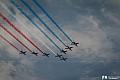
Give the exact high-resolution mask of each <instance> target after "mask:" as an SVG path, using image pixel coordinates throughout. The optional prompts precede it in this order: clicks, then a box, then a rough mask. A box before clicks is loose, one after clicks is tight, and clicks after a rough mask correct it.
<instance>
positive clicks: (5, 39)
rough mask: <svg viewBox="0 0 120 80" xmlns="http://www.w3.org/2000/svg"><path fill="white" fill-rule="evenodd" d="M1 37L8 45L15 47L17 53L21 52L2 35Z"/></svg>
mask: <svg viewBox="0 0 120 80" xmlns="http://www.w3.org/2000/svg"><path fill="white" fill-rule="evenodd" d="M0 37H1V38H2V39H3V40H5V41H6V42H7V43H9V44H10V45H11V46H12V47H14V48H15V49H16V50H17V51H19V52H20V50H19V49H18V48H17V47H16V46H15V45H13V44H12V43H10V42H9V41H8V40H7V39H6V38H4V37H3V36H2V35H0Z"/></svg>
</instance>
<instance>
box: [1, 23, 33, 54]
mask: <svg viewBox="0 0 120 80" xmlns="http://www.w3.org/2000/svg"><path fill="white" fill-rule="evenodd" d="M0 26H1V28H3V29H4V30H5V31H6V32H7V33H8V34H10V35H11V36H12V37H13V38H14V39H15V40H17V41H18V42H19V43H20V44H21V45H22V46H24V47H25V48H26V49H28V50H29V51H30V52H31V53H32V50H31V49H29V48H28V47H27V46H26V45H25V44H24V43H22V42H21V41H20V40H19V39H18V38H17V37H15V36H14V35H13V34H12V33H11V32H10V31H8V30H7V29H6V28H5V27H4V26H3V25H2V24H1V23H0Z"/></svg>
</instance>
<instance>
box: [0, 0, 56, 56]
mask: <svg viewBox="0 0 120 80" xmlns="http://www.w3.org/2000/svg"><path fill="white" fill-rule="evenodd" d="M0 5H1V6H2V7H3V8H4V9H5V10H6V11H8V13H10V14H11V15H12V16H13V17H14V18H15V19H16V20H17V21H18V22H19V23H20V24H21V25H22V26H24V28H26V29H27V30H28V31H29V32H30V33H31V32H32V31H31V29H29V28H28V27H26V26H25V25H24V24H23V23H22V22H21V21H20V20H19V19H18V18H17V17H16V16H15V15H14V14H13V13H12V12H11V11H10V10H9V9H8V8H7V6H6V5H5V4H4V3H2V2H1V3H0ZM31 35H33V36H34V37H35V38H36V39H38V40H39V41H40V42H41V43H42V44H43V45H44V46H45V47H46V48H48V49H49V50H50V51H51V52H52V53H53V54H55V55H57V54H56V53H55V52H54V51H53V50H52V49H51V48H50V47H48V46H47V45H46V44H45V43H44V42H43V41H42V40H41V39H40V38H38V37H37V36H36V35H35V34H34V33H31Z"/></svg>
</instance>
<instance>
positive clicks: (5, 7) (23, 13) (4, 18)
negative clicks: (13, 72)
mask: <svg viewBox="0 0 120 80" xmlns="http://www.w3.org/2000/svg"><path fill="white" fill-rule="evenodd" d="M20 1H21V2H22V4H23V5H25V7H26V8H27V9H28V10H29V11H30V12H31V13H32V14H33V15H34V17H35V18H36V19H38V21H39V22H40V23H42V25H43V26H44V27H45V28H46V29H47V30H48V31H49V32H50V33H51V34H52V35H53V36H54V37H55V38H56V39H58V41H59V42H60V43H61V44H62V45H63V46H65V50H64V49H61V48H60V47H59V45H57V44H56V43H55V42H54V41H53V40H52V39H51V38H50V37H49V36H48V35H47V34H46V33H45V32H44V31H43V30H42V29H41V28H40V27H39V25H38V24H36V23H35V21H34V20H33V19H32V18H31V17H30V16H29V15H27V14H26V12H25V11H24V10H23V9H22V7H20V6H19V5H18V4H17V3H16V2H15V0H10V2H11V4H12V5H14V6H15V7H16V9H17V10H18V11H19V12H20V13H21V14H22V15H24V17H25V18H27V19H28V20H29V22H31V23H32V24H33V25H34V27H35V28H37V29H38V30H39V31H40V32H41V33H42V34H43V35H44V36H45V37H46V38H47V39H48V40H49V41H50V42H51V43H52V44H53V45H54V46H55V47H56V48H57V49H59V51H60V54H58V53H57V54H56V53H55V52H54V51H53V50H52V49H51V48H50V47H48V45H47V44H46V43H44V42H43V41H42V40H41V39H40V38H38V37H37V36H36V35H35V34H34V33H33V32H32V30H30V29H29V27H28V26H26V25H25V24H24V23H23V22H22V21H21V20H20V19H19V18H18V17H17V16H16V15H15V14H13V13H12V11H11V10H10V9H9V8H8V7H7V6H6V5H5V3H2V2H1V3H0V6H2V7H3V8H4V9H5V10H6V11H7V12H8V13H9V14H10V15H11V16H12V17H13V18H14V19H16V20H17V21H18V22H19V23H20V24H21V25H22V26H23V27H24V28H25V29H26V30H28V31H29V32H30V33H31V35H32V36H34V37H35V38H36V39H37V40H39V41H40V42H41V43H42V44H43V45H44V46H45V47H46V48H47V49H49V50H50V51H51V52H52V53H53V54H54V55H55V57H58V58H60V60H63V61H66V60H67V58H65V57H63V55H62V54H61V53H64V54H66V53H67V50H70V51H72V48H73V47H71V46H69V45H66V44H65V43H64V42H63V40H62V39H61V38H60V37H59V36H58V35H57V34H56V33H55V32H54V31H53V30H52V29H51V28H50V27H49V26H48V25H47V24H46V23H45V22H44V21H43V20H42V19H41V17H40V16H39V15H38V14H37V13H36V12H35V11H34V9H32V8H31V7H30V5H29V4H28V3H27V2H25V0H20ZM32 1H33V3H35V5H36V6H37V7H38V8H39V9H40V10H41V11H42V12H43V13H44V14H45V15H46V16H47V17H48V18H49V20H50V21H51V22H52V23H53V24H54V25H55V27H57V28H58V30H59V31H60V32H61V33H62V34H63V35H64V36H65V37H66V38H67V39H68V41H69V42H70V43H71V45H74V46H76V47H78V44H79V43H78V42H75V41H74V40H72V39H71V38H70V37H69V36H68V35H67V34H66V33H65V32H64V30H63V29H62V28H61V27H60V26H59V25H58V24H57V23H56V22H55V20H54V19H53V18H52V17H51V16H50V15H49V14H48V13H47V12H46V11H45V9H44V8H43V7H42V6H41V5H40V4H39V3H38V2H37V0H32ZM0 18H2V19H3V20H4V21H6V22H7V23H8V24H9V26H10V27H11V28H13V29H14V30H15V31H16V32H17V33H19V34H20V35H21V36H22V37H23V38H24V39H26V40H27V41H28V42H29V43H30V44H31V45H32V46H34V47H35V48H36V49H37V50H38V51H39V52H40V53H42V54H43V56H46V57H49V55H50V54H48V53H45V52H44V51H43V50H41V49H40V48H39V46H37V45H36V44H35V43H34V42H33V41H32V40H30V39H29V38H28V37H27V36H26V35H25V34H24V33H23V32H22V31H20V30H19V29H18V28H17V27H16V26H15V25H14V24H13V23H12V22H11V21H10V20H9V19H7V18H6V17H5V16H4V15H3V14H2V13H1V12H0ZM0 27H1V28H2V29H3V30H4V31H6V32H7V33H8V34H9V35H10V36H12V37H13V38H14V39H15V40H16V41H17V42H18V43H20V45H22V46H23V47H24V48H26V49H27V50H28V51H29V52H30V53H31V54H34V55H35V56H38V52H35V51H34V50H31V49H30V48H29V47H28V46H26V45H25V44H24V43H23V42H22V41H20V40H19V39H18V38H17V37H16V36H15V35H14V34H13V33H12V31H9V30H8V29H7V28H6V27H5V26H3V24H2V23H1V22H0ZM0 38H2V39H3V40H4V41H6V42H7V43H8V44H10V45H11V46H12V47H14V48H15V49H16V50H17V51H18V52H19V54H23V55H26V53H27V51H23V50H20V49H19V48H17V47H16V46H15V45H14V44H12V43H11V42H10V41H9V40H8V39H6V38H5V37H4V36H3V35H1V34H0Z"/></svg>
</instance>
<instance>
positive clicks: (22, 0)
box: [20, 0, 67, 47]
mask: <svg viewBox="0 0 120 80" xmlns="http://www.w3.org/2000/svg"><path fill="white" fill-rule="evenodd" d="M20 1H21V2H22V3H23V4H24V5H25V6H26V7H27V8H28V9H29V10H30V11H31V12H32V13H33V14H34V15H35V16H36V18H37V19H38V20H39V21H40V22H41V23H42V24H43V25H44V26H45V27H46V28H47V29H48V30H49V31H50V32H51V33H52V34H53V35H54V36H55V37H56V38H57V39H58V40H59V41H60V42H61V43H62V44H63V45H64V46H65V47H66V46H67V45H66V44H65V43H64V42H63V41H62V40H61V39H60V38H59V37H58V36H57V35H56V34H55V33H54V32H53V31H52V30H51V29H50V28H49V27H48V26H47V25H46V23H45V22H44V21H43V20H42V19H41V18H40V17H39V16H38V15H37V14H36V13H35V11H34V10H33V9H32V8H31V7H30V6H29V5H28V4H27V3H26V2H25V1H24V0H20Z"/></svg>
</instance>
